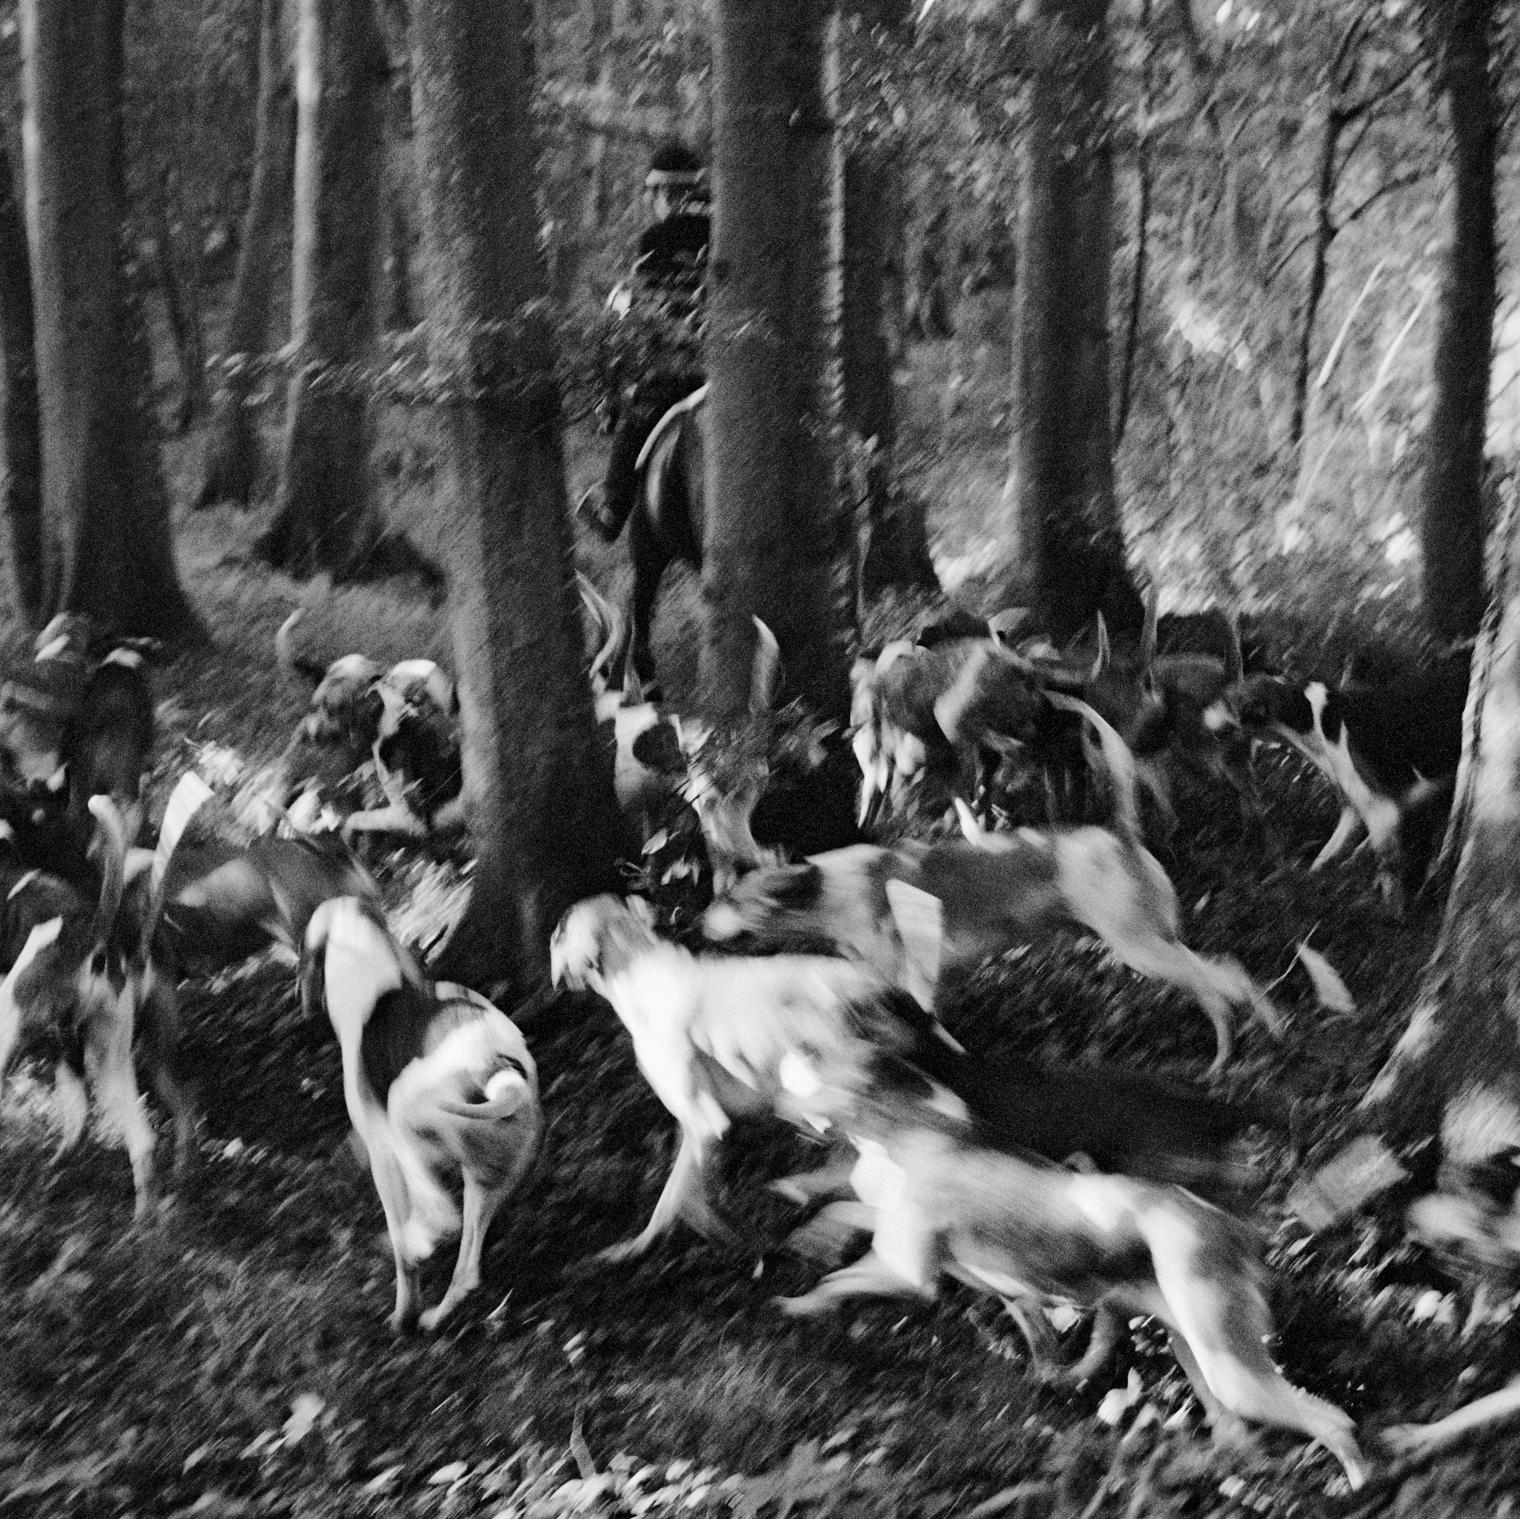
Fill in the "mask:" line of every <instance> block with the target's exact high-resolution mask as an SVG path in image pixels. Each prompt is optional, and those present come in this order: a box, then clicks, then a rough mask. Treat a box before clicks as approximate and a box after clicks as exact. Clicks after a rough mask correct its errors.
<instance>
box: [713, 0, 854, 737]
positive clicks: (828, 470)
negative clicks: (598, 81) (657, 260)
mask: <svg viewBox="0 0 1520 1519" xmlns="http://www.w3.org/2000/svg"><path fill="white" fill-rule="evenodd" d="M714 23H715V32H714V50H713V51H714V58H713V72H714V88H715V101H716V103H715V108H714V122H713V126H714V152H713V162H714V170H715V205H714V221H713V251H712V257H711V259H710V260H709V264H708V339H707V361H708V363H707V371H708V378H709V384H710V386H711V390H710V393H709V399H708V407H709V409H710V417H709V421H710V423H711V426H710V428H709V437H710V438H711V439H712V447H711V448H710V449H709V450H708V453H707V468H706V497H707V501H708V503H709V509H708V512H707V524H706V534H705V544H704V563H703V575H702V594H703V600H704V606H705V613H706V622H705V628H704V638H703V648H702V660H701V667H702V680H703V686H704V693H705V697H706V700H707V702H708V704H709V705H710V706H711V707H712V709H713V710H714V711H715V712H717V713H719V714H734V713H737V712H740V711H742V710H743V709H744V707H745V706H746V704H747V702H748V699H749V681H750V666H751V655H752V650H753V648H754V642H755V631H754V627H753V624H752V621H751V618H752V616H758V617H760V618H762V619H763V620H764V621H765V622H766V623H767V624H768V625H769V626H770V628H771V630H772V631H773V632H774V633H775V635H776V637H777V639H778V641H779V642H780V645H781V655H782V661H783V665H784V667H785V672H786V679H787V685H788V688H789V689H790V691H791V693H792V694H795V695H801V696H803V697H805V698H806V699H807V701H808V702H809V703H810V704H811V705H812V706H813V707H814V708H815V709H816V710H818V711H819V712H821V713H828V714H831V715H839V716H843V713H844V709H845V706H846V700H847V681H846V665H845V650H844V641H843V630H844V625H845V620H846V619H845V618H844V616H843V615H842V613H843V604H844V603H843V595H842V593H843V591H844V590H845V585H844V582H843V581H842V580H840V581H838V583H837V584H836V575H835V571H836V569H837V568H838V567H839V565H840V561H841V559H842V549H843V547H844V545H843V543H842V541H841V533H840V528H841V526H842V525H844V524H843V522H842V514H841V513H840V511H839V507H838V503H837V497H836V486H835V461H834V452H833V445H832V435H833V432H834V426H835V421H836V418H837V417H838V414H839V413H838V407H839V363H838V334H839V309H840V284H841V276H840V254H841V249H840V232H841V228H840V221H841V218H840V214H839V212H840V204H839V203H840V195H839V168H838V153H837V149H836V143H835V135H834V118H833V111H834V98H833V96H834V78H833V72H834V63H833V48H834V45H835V38H834V32H833V28H834V24H835V23H834V20H833V18H832V17H831V16H830V15H829V14H828V7H826V6H823V5H813V4H806V5H798V4H796V3H795V0H718V4H717V5H716V7H715V10H714Z"/></svg>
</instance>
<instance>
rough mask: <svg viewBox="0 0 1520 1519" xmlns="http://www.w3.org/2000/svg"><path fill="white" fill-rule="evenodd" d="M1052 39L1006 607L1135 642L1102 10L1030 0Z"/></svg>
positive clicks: (1019, 377)
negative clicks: (1090, 625)
mask: <svg viewBox="0 0 1520 1519" xmlns="http://www.w3.org/2000/svg"><path fill="white" fill-rule="evenodd" d="M1032 9H1033V12H1034V17H1035V20H1036V23H1037V24H1038V25H1039V26H1041V27H1043V28H1044V29H1045V30H1046V32H1047V37H1048V43H1049V45H1048V46H1047V47H1045V48H1043V49H1042V51H1041V63H1040V66H1039V68H1038V69H1037V70H1036V72H1035V75H1034V80H1033V83H1032V85H1031V86H1030V92H1029V125H1028V130H1027V132H1026V133H1025V146H1024V166H1023V167H1024V175H1023V179H1024V195H1023V203H1022V208H1021V214H1020V218H1019V260H1018V268H1019V280H1018V288H1017V292H1016V295H1015V301H1014V327H1015V334H1014V398H1013V399H1014V404H1013V419H1014V426H1013V431H1014V438H1013V467H1012V472H1011V474H1010V476H1009V480H1008V485H1007V489H1006V491H1005V497H1006V499H1007V501H1008V503H1009V507H1010V511H1011V519H1012V520H1011V524H1010V525H1011V529H1012V538H1013V545H1012V546H1013V550H1014V552H1013V557H1012V562H1013V563H1014V564H1015V565H1017V566H1018V568H1017V569H1016V570H1015V571H1014V572H1013V573H1012V575H1011V576H1010V577H1009V582H1008V585H1007V587H1006V592H1007V599H1009V600H1010V601H1024V602H1026V603H1028V604H1032V605H1033V606H1035V607H1036V608H1037V609H1038V611H1039V612H1040V613H1041V615H1042V616H1043V618H1044V620H1045V624H1046V626H1047V627H1048V628H1049V629H1050V631H1051V632H1052V633H1054V634H1055V635H1056V636H1057V637H1058V638H1064V637H1067V636H1069V635H1071V634H1073V633H1075V632H1077V631H1078V630H1079V629H1080V628H1081V627H1082V626H1083V624H1084V623H1086V622H1087V621H1088V620H1089V619H1090V618H1091V617H1092V616H1093V614H1094V613H1095V612H1100V611H1101V612H1102V613H1103V614H1104V615H1105V617H1106V618H1107V620H1108V626H1109V628H1110V630H1111V631H1115V630H1118V631H1121V632H1124V633H1130V634H1137V633H1138V632H1139V629H1140V624H1141V621H1142V608H1141V606H1140V601H1139V597H1138V596H1137V595H1136V593H1135V589H1134V586H1133V584H1132V583H1131V581H1130V578H1129V573H1128V570H1127V568H1126V566H1125V559H1124V535H1123V529H1122V528H1121V526H1120V522H1119V511H1118V506H1117V504H1116V502H1115V498H1114V466H1113V449H1112V441H1111V434H1110V422H1109V418H1110V416H1111V414H1112V413H1111V409H1110V396H1109V389H1110V387H1109V282H1110V272H1111V267H1112V262H1113V241H1114V230H1113V209H1114V207H1113V202H1114V170H1113V147H1112V142H1111V137H1110V130H1109V121H1108V91H1109V74H1110V61H1109V48H1108V36H1107V12H1108V0H1034V4H1033V7H1032Z"/></svg>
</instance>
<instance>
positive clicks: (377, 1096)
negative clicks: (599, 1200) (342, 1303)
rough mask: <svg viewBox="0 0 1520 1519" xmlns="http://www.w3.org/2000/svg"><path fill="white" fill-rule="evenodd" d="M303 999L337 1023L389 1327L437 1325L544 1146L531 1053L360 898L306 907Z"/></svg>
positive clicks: (476, 1275) (507, 1025)
mask: <svg viewBox="0 0 1520 1519" xmlns="http://www.w3.org/2000/svg"><path fill="white" fill-rule="evenodd" d="M301 994H302V1004H303V1006H304V1007H305V1008H306V1009H307V1011H308V1012H309V1013H310V1012H314V1011H316V1010H318V1009H325V1010H326V1013H327V1016H328V1017H329V1018H330V1019H331V1020H332V1025H333V1031H334V1032H335V1033H336V1034H337V1036H338V1045H339V1048H340V1050H341V1051H342V1056H343V1097H344V1101H345V1103H346V1104H347V1106H348V1116H349V1118H350V1120H351V1121H352V1123H353V1126H354V1131H355V1132H356V1133H357V1134H358V1136H359V1138H360V1139H361V1140H362V1141H363V1144H364V1148H365V1151H366V1152H367V1154H368V1156H369V1164H370V1172H371V1175H372V1176H373V1178H374V1182H375V1190H376V1191H377V1192H378V1193H379V1194H380V1205H381V1207H382V1208H383V1209H384V1210H385V1223H386V1228H387V1230H388V1231H389V1234H390V1241H391V1252H392V1254H393V1256H394V1258H395V1263H396V1304H395V1308H394V1309H393V1311H392V1313H391V1316H390V1325H391V1328H392V1330H394V1331H395V1332H396V1333H398V1334H399V1333H402V1332H405V1331H406V1330H409V1329H410V1328H412V1327H413V1325H415V1324H419V1323H420V1325H421V1327H422V1328H423V1329H424V1330H427V1331H431V1330H434V1329H437V1328H438V1326H439V1325H440V1324H442V1323H444V1322H445V1321H446V1320H447V1319H448V1318H449V1317H450V1316H451V1315H452V1314H453V1313H454V1312H455V1311H456V1310H457V1309H458V1307H459V1305H460V1304H461V1303H462V1302H463V1301H464V1299H465V1298H466V1297H468V1296H469V1294H470V1293H471V1292H473V1291H474V1290H475V1289H476V1288H477V1287H478V1286H479V1285H480V1256H481V1249H482V1246H483V1245H484V1243H485V1235H486V1231H487V1229H489V1228H490V1226H491V1220H492V1219H493V1218H494V1217H495V1216H496V1213H497V1211H498V1210H499V1209H500V1207H501V1205H502V1203H504V1202H505V1201H506V1200H507V1198H508V1197H510V1196H511V1195H512V1193H513V1192H514V1191H515V1190H516V1189H517V1187H518V1186H519V1185H520V1184H521V1182H522V1180H523V1178H524V1177H525V1176H526V1175H527V1173H528V1169H529V1167H530V1166H531V1165H532V1163H533V1160H534V1157H535V1156H536V1155H537V1153H538V1147H539V1143H540V1140H541V1139H542V1136H543V1114H542V1112H541V1110H540V1108H539V1102H538V1071H537V1067H536V1066H535V1064H534V1061H533V1057H532V1055H531V1054H529V1052H528V1047H527V1044H526V1043H525V1042H524V1040H523V1037H522V1034H521V1033H520V1032H519V1031H518V1028H517V1025H516V1024H515V1023H513V1022H512V1020H511V1019H510V1018H508V1017H507V1015H506V1014H505V1013H503V1012H501V1011H500V1010H498V1009H497V1008H495V1007H493V1006H492V1004H491V1003H489V1002H487V1001H486V999H485V998H484V997H481V996H479V995H478V994H477V993H475V992H472V991H471V990H470V989H469V988H468V987H464V986H456V985H454V984H453V983H451V982H446V981H440V982H438V983H436V984H435V985H432V986H430V985H428V983H427V981H426V980H425V979H424V978H423V975H422V973H421V971H420V970H419V969H418V968H417V966H416V964H415V962H414V961H413V960H412V958H411V956H410V955H408V954H407V953H406V951H405V950H404V949H402V948H401V946H400V945H399V944H397V943H396V941H395V939H394V938H392V937H391V934H390V932H389V931H388V930H387V928H386V926H385V923H384V921H383V919H382V918H381V916H380V914H379V912H378V910H377V909H376V908H375V907H373V906H372V905H371V904H369V903H366V902H364V901H362V900H361V899H359V898H357V897H339V898H337V899H335V900H332V901H328V902H324V903H323V904H322V905H321V906H320V907H318V908H317V910H316V912H315V913H314V914H313V915H312V918H311V922H310V924H309V925H308V927H307V930H306V953H305V964H304V966H303V970H302V976H301ZM456 1184H458V1186H459V1187H460V1188H462V1192H463V1200H462V1207H461V1205H460V1204H456V1203H455V1200H454V1191H455V1186H456ZM455 1234H457V1235H459V1254H458V1257H457V1259H456V1261H455V1265H454V1274H453V1277H452V1279H451V1281H450V1282H449V1286H448V1290H447V1291H446V1292H445V1293H444V1296H443V1298H442V1299H441V1301H439V1302H438V1303H436V1304H435V1305H434V1306H433V1307H431V1308H428V1309H426V1310H424V1311H420V1312H419V1309H420V1305H421V1268H422V1263H423V1262H424V1261H426V1260H427V1259H428V1258H429V1257H430V1256H431V1255H432V1254H433V1252H434V1251H435V1250H436V1249H437V1247H438V1245H439V1244H440V1243H441V1242H442V1241H443V1240H444V1239H446V1238H448V1237H450V1236H453V1235H455Z"/></svg>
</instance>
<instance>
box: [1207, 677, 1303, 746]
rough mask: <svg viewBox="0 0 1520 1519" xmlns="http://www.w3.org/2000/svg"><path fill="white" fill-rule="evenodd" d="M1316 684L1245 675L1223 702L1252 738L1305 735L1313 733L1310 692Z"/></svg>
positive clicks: (1237, 722) (1211, 710)
mask: <svg viewBox="0 0 1520 1519" xmlns="http://www.w3.org/2000/svg"><path fill="white" fill-rule="evenodd" d="M1318 685H1319V683H1318V682H1310V683H1309V684H1308V685H1305V684H1304V683H1303V682H1302V681H1294V680H1288V679H1286V678H1284V677H1283V676H1281V675H1248V676H1246V678H1245V679H1244V680H1242V681H1239V682H1238V683H1237V684H1235V685H1234V686H1232V687H1231V688H1230V689H1229V690H1228V691H1227V692H1225V696H1224V702H1225V706H1226V708H1227V710H1228V712H1229V714H1230V716H1231V717H1232V718H1233V720H1234V721H1235V723H1236V724H1238V725H1239V726H1240V727H1241V728H1243V729H1245V731H1246V732H1247V733H1250V734H1252V735H1253V736H1255V737H1258V738H1268V737H1271V736H1272V735H1273V734H1274V733H1283V732H1288V733H1294V734H1300V735H1305V736H1306V735H1308V734H1310V733H1312V732H1313V730H1314V722H1315V711H1314V703H1313V700H1312V692H1313V690H1314V688H1315V686H1318ZM1319 689H1320V690H1321V691H1323V690H1324V689H1325V688H1324V687H1323V686H1319ZM1209 710H1210V713H1213V711H1214V710H1215V709H1214V708H1210V709H1209Z"/></svg>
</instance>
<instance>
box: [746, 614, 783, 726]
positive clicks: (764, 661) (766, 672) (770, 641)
mask: <svg viewBox="0 0 1520 1519" xmlns="http://www.w3.org/2000/svg"><path fill="white" fill-rule="evenodd" d="M754 623H755V658H754V661H753V663H752V664H751V665H750V672H749V710H750V711H751V712H752V713H753V714H754V715H755V716H757V717H758V716H760V715H761V714H762V713H765V712H769V711H770V710H771V709H772V708H773V707H774V706H775V705H776V693H777V692H778V691H779V690H780V689H781V676H782V669H781V645H780V644H779V643H777V642H776V635H775V634H774V633H772V632H771V630H770V629H769V628H768V627H766V625H765V624H764V623H763V622H762V621H761V620H760V619H759V618H758V617H756V618H755V619H754Z"/></svg>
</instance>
